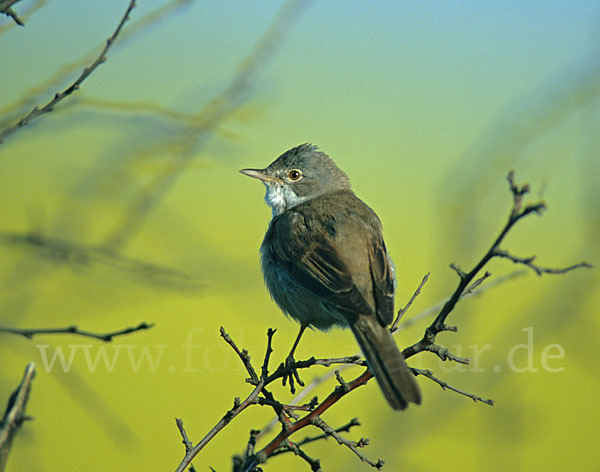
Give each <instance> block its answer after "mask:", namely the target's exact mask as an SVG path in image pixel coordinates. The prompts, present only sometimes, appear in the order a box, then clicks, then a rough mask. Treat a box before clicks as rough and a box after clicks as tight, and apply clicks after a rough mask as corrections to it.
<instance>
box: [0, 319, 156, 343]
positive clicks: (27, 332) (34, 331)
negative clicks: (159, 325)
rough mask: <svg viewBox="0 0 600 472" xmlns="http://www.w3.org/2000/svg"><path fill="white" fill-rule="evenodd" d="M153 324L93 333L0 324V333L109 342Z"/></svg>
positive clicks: (29, 337)
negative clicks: (57, 336)
mask: <svg viewBox="0 0 600 472" xmlns="http://www.w3.org/2000/svg"><path fill="white" fill-rule="evenodd" d="M153 326H154V323H146V322H145V321H144V322H142V323H140V324H139V325H137V326H134V327H128V328H124V329H120V330H117V331H111V332H109V333H103V334H102V333H94V332H91V331H83V330H81V329H79V328H78V327H77V326H66V327H64V328H40V329H24V328H23V329H22V328H10V327H6V326H0V333H9V334H17V335H19V336H24V337H26V338H28V339H31V338H33V337H34V336H35V335H39V334H75V335H77V336H84V337H86V338H94V339H99V340H100V341H104V342H110V341H112V340H113V338H115V337H117V336H123V335H125V334H130V333H135V332H136V331H142V330H145V329H150V328H152V327H153Z"/></svg>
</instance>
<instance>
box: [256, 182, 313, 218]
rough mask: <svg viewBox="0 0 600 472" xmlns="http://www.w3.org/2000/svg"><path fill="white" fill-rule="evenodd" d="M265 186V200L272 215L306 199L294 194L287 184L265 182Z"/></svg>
mask: <svg viewBox="0 0 600 472" xmlns="http://www.w3.org/2000/svg"><path fill="white" fill-rule="evenodd" d="M265 187H267V193H266V194H265V202H267V205H269V206H270V207H271V210H272V211H273V216H274V217H275V216H277V215H281V214H282V213H283V212H284V211H285V210H287V209H289V208H292V207H295V206H296V205H299V204H300V203H302V202H303V201H304V200H306V198H304V197H299V196H298V195H296V194H295V193H294V191H293V190H292V189H291V188H289V187H288V186H287V185H281V184H277V183H267V182H265Z"/></svg>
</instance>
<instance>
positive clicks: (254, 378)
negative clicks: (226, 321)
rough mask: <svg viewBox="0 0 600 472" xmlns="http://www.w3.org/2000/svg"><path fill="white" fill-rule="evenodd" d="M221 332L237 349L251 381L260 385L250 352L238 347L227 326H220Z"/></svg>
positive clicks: (227, 341)
mask: <svg viewBox="0 0 600 472" xmlns="http://www.w3.org/2000/svg"><path fill="white" fill-rule="evenodd" d="M219 333H220V334H221V337H222V338H223V339H224V340H225V342H226V343H227V344H229V345H230V346H231V348H232V349H233V350H234V351H235V353H236V354H237V355H238V357H239V358H240V360H241V361H242V364H244V367H245V368H246V371H247V372H248V374H249V375H250V379H249V380H250V382H249V383H252V384H253V385H258V383H259V380H260V379H259V377H258V375H257V373H256V370H254V367H253V366H252V363H251V362H250V354H248V351H246V349H240V348H239V347H237V344H235V342H234V341H233V339H231V336H229V334H228V333H227V331H225V328H223V326H221V327H220V328H219Z"/></svg>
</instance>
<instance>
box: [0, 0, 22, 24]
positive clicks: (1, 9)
mask: <svg viewBox="0 0 600 472" xmlns="http://www.w3.org/2000/svg"><path fill="white" fill-rule="evenodd" d="M20 1H21V0H0V13H3V14H4V15H6V16H9V17H10V18H12V19H13V20H14V22H15V23H16V24H18V25H19V26H25V23H23V21H22V20H21V19H20V18H19V16H18V15H17V12H16V11H14V10H13V9H12V8H11V7H12V6H13V5H14V4H15V3H17V2H20Z"/></svg>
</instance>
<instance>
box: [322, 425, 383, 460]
mask: <svg viewBox="0 0 600 472" xmlns="http://www.w3.org/2000/svg"><path fill="white" fill-rule="evenodd" d="M311 423H312V424H314V425H315V426H316V427H317V428H319V429H321V430H322V431H323V432H324V433H325V435H327V436H331V437H332V438H334V439H335V440H336V441H337V442H338V444H340V445H342V446H346V447H347V448H348V449H350V450H351V451H352V452H353V453H354V454H356V455H357V456H358V458H359V459H360V460H361V461H363V462H366V463H367V464H369V465H370V466H371V467H374V468H375V469H377V470H381V469H382V468H383V461H382V460H381V459H378V460H377V462H373V461H371V460H369V459H367V458H366V457H365V456H364V455H363V454H362V453H361V452H360V451H359V450H358V449H359V448H361V447H365V446H367V445H368V444H369V440H368V439H366V438H360V439H359V440H358V441H350V440H348V439H346V438H344V437H343V436H341V435H340V434H339V433H338V432H337V431H336V430H334V429H333V428H332V427H331V426H329V425H328V424H327V423H326V422H325V421H323V419H322V418H321V417H320V416H314V417H313V418H312V420H311Z"/></svg>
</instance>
